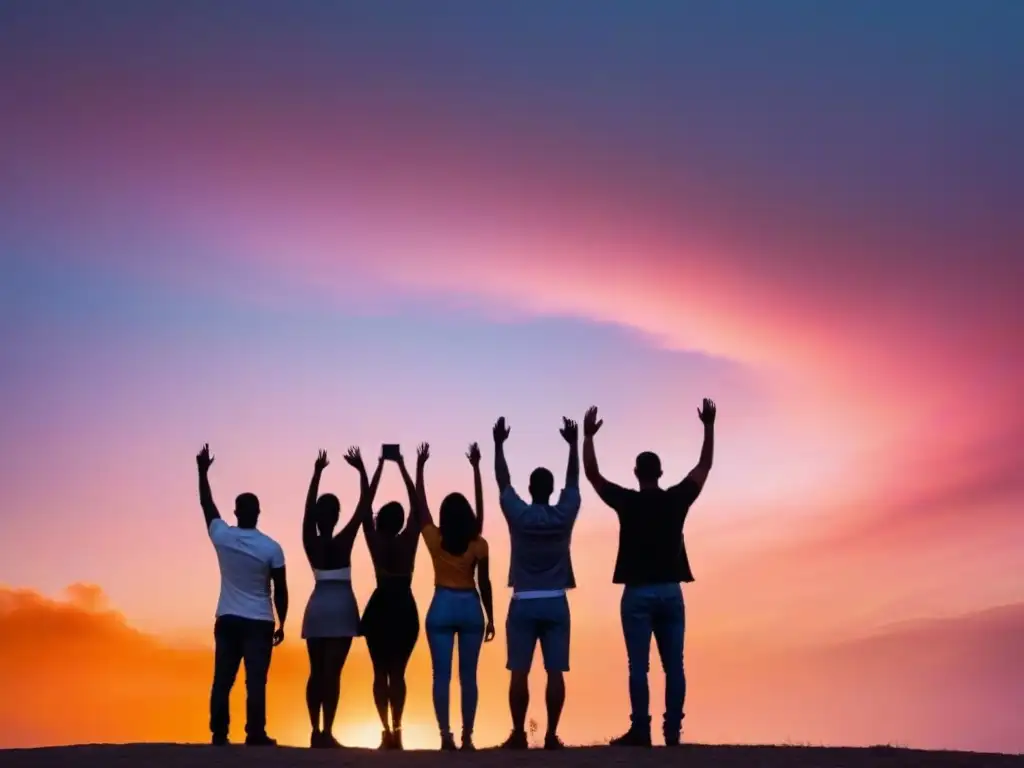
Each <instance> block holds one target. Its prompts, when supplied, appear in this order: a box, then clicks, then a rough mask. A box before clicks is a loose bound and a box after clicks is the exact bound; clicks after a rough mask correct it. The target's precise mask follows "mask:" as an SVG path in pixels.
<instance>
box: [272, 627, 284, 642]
mask: <svg viewBox="0 0 1024 768" xmlns="http://www.w3.org/2000/svg"><path fill="white" fill-rule="evenodd" d="M282 642H284V627H283V626H282V627H278V628H277V629H275V630H274V645H280V644H281V643H282Z"/></svg>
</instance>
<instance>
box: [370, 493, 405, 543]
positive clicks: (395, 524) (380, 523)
mask: <svg viewBox="0 0 1024 768" xmlns="http://www.w3.org/2000/svg"><path fill="white" fill-rule="evenodd" d="M404 525H405V510H404V509H403V508H402V505H401V504H399V503H398V502H397V501H389V502H388V503H387V504H385V505H384V506H383V507H381V508H380V511H379V512H378V513H377V525H376V528H377V533H379V534H380V535H381V536H383V537H384V538H386V539H393V538H395V536H397V535H398V534H399V533H401V532H402V527H403V526H404Z"/></svg>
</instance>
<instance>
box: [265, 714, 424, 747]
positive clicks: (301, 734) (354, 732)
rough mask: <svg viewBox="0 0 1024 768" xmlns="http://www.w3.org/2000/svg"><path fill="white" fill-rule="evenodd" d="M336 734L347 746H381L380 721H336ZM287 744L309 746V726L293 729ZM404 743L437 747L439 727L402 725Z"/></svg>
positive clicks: (411, 745)
mask: <svg viewBox="0 0 1024 768" xmlns="http://www.w3.org/2000/svg"><path fill="white" fill-rule="evenodd" d="M334 736H335V738H337V739H338V741H340V742H341V743H342V744H344V745H345V746H346V747H355V748H358V749H376V748H377V747H379V746H380V737H381V727H380V723H379V722H377V721H375V720H373V721H371V720H365V721H360V722H355V723H336V724H335V726H334ZM285 743H286V744H287V746H295V747H306V746H309V726H308V725H305V724H303V725H298V726H296V727H294V728H292V729H291V732H290V733H289V738H288V739H287V740H286V742H285ZM402 744H403V746H404V747H405V749H407V750H408V749H437V748H438V746H439V744H440V741H439V739H438V735H437V728H436V727H434V728H430V727H428V726H425V725H419V724H416V723H410V724H408V725H405V726H403V727H402Z"/></svg>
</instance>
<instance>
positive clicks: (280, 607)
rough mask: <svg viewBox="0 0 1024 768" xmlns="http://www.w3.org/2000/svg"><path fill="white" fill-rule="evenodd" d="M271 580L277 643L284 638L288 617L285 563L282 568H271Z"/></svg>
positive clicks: (275, 642)
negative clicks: (275, 611) (276, 625)
mask: <svg viewBox="0 0 1024 768" xmlns="http://www.w3.org/2000/svg"><path fill="white" fill-rule="evenodd" d="M282 559H283V556H282ZM270 581H271V583H273V585H274V608H275V609H276V610H277V624H278V628H277V631H276V632H275V633H274V644H275V645H277V644H278V643H280V642H281V641H282V640H283V639H284V622H285V620H286V619H287V618H288V579H287V578H286V577H285V571H284V565H283V563H282V565H281V567H280V568H272V569H271V570H270Z"/></svg>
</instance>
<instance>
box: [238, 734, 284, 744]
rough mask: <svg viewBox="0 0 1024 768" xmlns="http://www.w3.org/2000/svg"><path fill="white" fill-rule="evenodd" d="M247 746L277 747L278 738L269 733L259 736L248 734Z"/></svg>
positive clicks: (246, 738)
mask: <svg viewBox="0 0 1024 768" xmlns="http://www.w3.org/2000/svg"><path fill="white" fill-rule="evenodd" d="M245 746H247V747H276V746H277V739H272V738H270V737H269V736H267V734H265V733H264V734H261V735H259V736H246V737H245Z"/></svg>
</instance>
